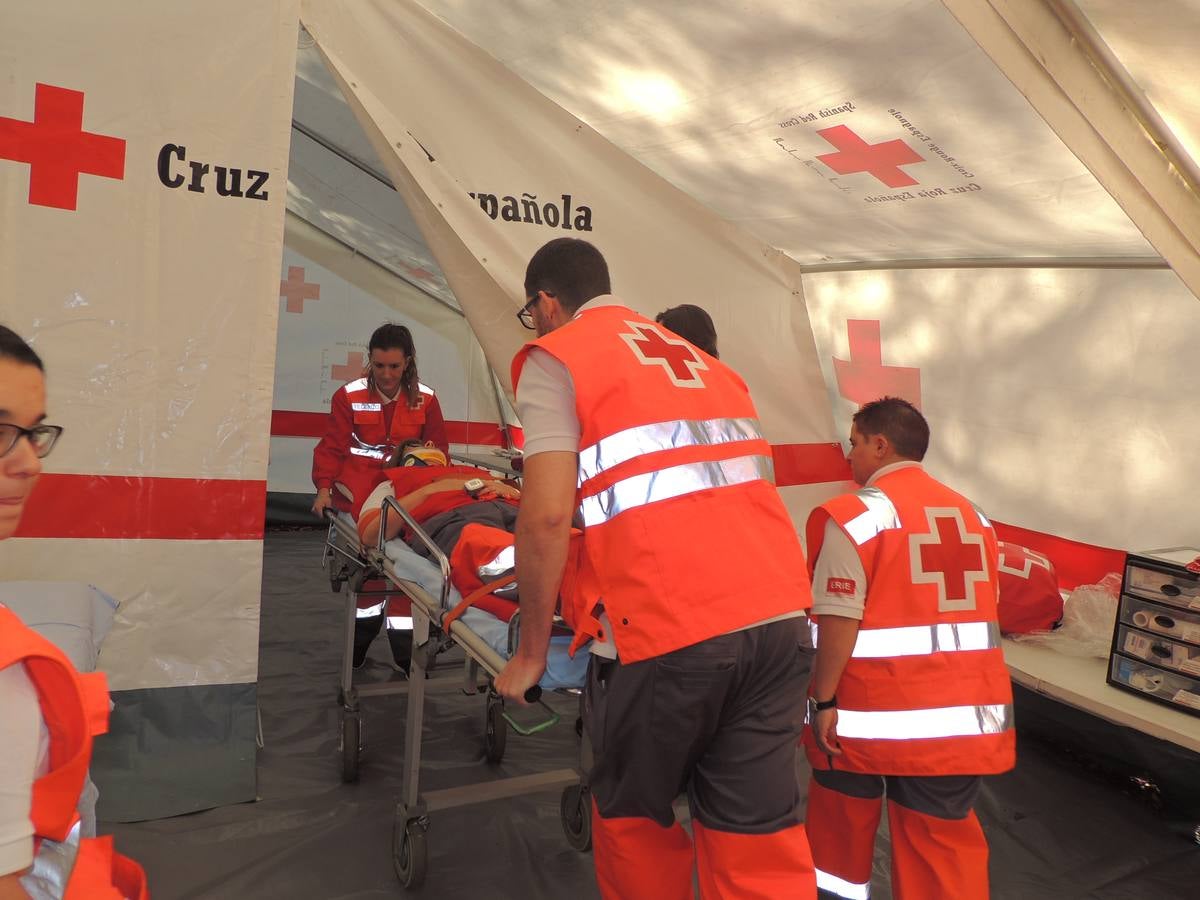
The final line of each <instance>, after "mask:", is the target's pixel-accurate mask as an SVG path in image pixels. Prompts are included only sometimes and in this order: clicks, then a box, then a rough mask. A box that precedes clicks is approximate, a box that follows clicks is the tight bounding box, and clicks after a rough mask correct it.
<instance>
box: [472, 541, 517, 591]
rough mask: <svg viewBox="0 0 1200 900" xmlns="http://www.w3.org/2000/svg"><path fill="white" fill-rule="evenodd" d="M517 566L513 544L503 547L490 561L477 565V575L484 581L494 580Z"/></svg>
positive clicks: (515, 549)
mask: <svg viewBox="0 0 1200 900" xmlns="http://www.w3.org/2000/svg"><path fill="white" fill-rule="evenodd" d="M516 567H517V548H516V547H514V546H511V545H510V546H508V547H505V548H504V549H503V550H501V551H500V552H499V553H497V554H496V556H495V558H494V559H493V560H492V561H491V562H486V563H484V564H483V565H482V566H480V567H479V577H480V578H482V579H483V580H484V581H485V582H488V581H495V580H496V579H497V578H500V577H501V576H503V575H507V574H509V573H510V572H512V570H513V569H515V568H516Z"/></svg>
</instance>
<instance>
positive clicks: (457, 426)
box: [446, 419, 504, 447]
mask: <svg viewBox="0 0 1200 900" xmlns="http://www.w3.org/2000/svg"><path fill="white" fill-rule="evenodd" d="M446 437H447V438H449V439H450V443H452V444H486V445H488V446H492V447H503V446H504V432H503V431H502V430H501V428H500V426H499V425H497V424H496V423H495V422H458V421H455V420H453V419H447V420H446Z"/></svg>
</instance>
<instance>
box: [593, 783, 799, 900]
mask: <svg viewBox="0 0 1200 900" xmlns="http://www.w3.org/2000/svg"><path fill="white" fill-rule="evenodd" d="M692 834H693V835H694V838H691V837H688V833H687V832H686V831H685V830H684V829H683V826H681V825H680V824H679V823H675V824H674V825H672V826H670V827H669V828H663V827H662V826H661V825H659V824H658V823H657V822H655V821H654V820H653V819H644V818H633V817H629V818H613V819H606V818H604V817H603V816H601V815H600V812H599V810H598V809H597V808H596V806H595V803H594V802H593V804H592V853H593V859H594V862H595V866H596V882H597V883H598V884H599V886H600V896H602V897H604V898H605V900H693V898H694V897H695V893H694V892H693V873H695V876H696V880H698V881H699V884H700V896H701V898H703V900H776V898H783V897H787V898H796V900H809V898H813V897H816V894H817V886H816V880H815V876H814V874H813V863H812V857H811V856H810V855H809V851H808V841H807V840H806V838H805V835H804V826H803V825H793V826H791V827H790V828H785V829H783V830H782V831H776V832H773V833H771V834H735V833H733V832H729V831H717V830H715V829H712V828H705V827H704V826H703V825H702V824H700V823H699V822H697V821H695V820H693V821H692Z"/></svg>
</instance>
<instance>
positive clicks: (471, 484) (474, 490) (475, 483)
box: [463, 478, 485, 497]
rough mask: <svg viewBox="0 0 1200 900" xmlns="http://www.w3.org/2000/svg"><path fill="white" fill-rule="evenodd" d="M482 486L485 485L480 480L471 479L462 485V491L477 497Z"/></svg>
mask: <svg viewBox="0 0 1200 900" xmlns="http://www.w3.org/2000/svg"><path fill="white" fill-rule="evenodd" d="M484 486H485V485H484V481H483V479H482V478H472V479H471V480H470V481H468V482H466V483H464V484H463V490H464V491H466V492H467V493H468V494H470V495H471V496H472V497H478V496H479V492H480V491H482V490H483V488H484Z"/></svg>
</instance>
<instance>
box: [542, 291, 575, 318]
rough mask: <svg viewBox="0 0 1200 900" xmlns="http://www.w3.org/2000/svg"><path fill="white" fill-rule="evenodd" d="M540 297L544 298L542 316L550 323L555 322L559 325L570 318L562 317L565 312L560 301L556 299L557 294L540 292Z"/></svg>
mask: <svg viewBox="0 0 1200 900" xmlns="http://www.w3.org/2000/svg"><path fill="white" fill-rule="evenodd" d="M542 295H543V297H544V298H545V299H543V300H542V315H544V316H545V317H546V318H547V319H549V320H550V321H551V322H556V323H559V324H561V323H562V322H565V321H566V320H567V319H569V318H570V316H566V315H564V313H565V312H566V310H564V309H563V305H562V301H560V300H559V299H558V295H557V294H551V293H549V292H548V291H542Z"/></svg>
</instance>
